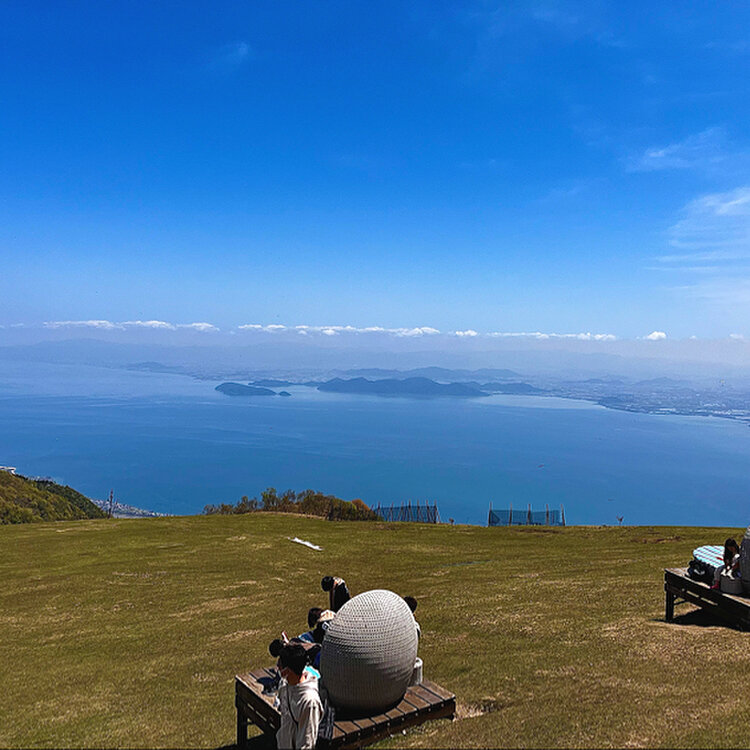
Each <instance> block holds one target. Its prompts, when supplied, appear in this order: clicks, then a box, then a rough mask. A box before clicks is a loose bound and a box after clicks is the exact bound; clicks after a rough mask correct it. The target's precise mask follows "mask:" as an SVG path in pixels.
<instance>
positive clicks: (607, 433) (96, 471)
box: [0, 362, 750, 526]
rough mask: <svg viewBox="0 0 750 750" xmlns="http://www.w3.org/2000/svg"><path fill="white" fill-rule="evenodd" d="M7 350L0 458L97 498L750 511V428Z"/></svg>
mask: <svg viewBox="0 0 750 750" xmlns="http://www.w3.org/2000/svg"><path fill="white" fill-rule="evenodd" d="M215 385H216V383H213V382H207V381H199V380H194V379H191V378H187V377H182V376H177V375H162V374H152V373H137V372H128V371H124V370H114V369H104V368H95V367H72V366H58V365H40V364H33V365H30V364H20V363H9V362H0V465H11V466H16V467H17V468H18V471H19V472H20V473H22V474H26V475H40V476H51V477H53V478H54V479H56V480H57V481H61V482H64V483H66V484H69V485H71V486H72V487H75V488H76V489H78V490H80V491H81V492H84V493H85V494H87V495H89V496H91V497H97V498H103V497H106V496H107V494H108V492H109V490H110V488H113V489H114V490H115V494H116V496H117V498H118V499H119V500H120V501H122V502H125V503H129V504H131V505H136V506H140V507H144V508H149V509H151V510H157V511H162V512H168V513H178V514H182V513H197V512H200V511H201V509H202V508H203V506H204V505H205V504H206V503H219V502H235V501H237V500H238V499H239V498H240V496H242V495H249V496H253V495H259V494H260V491H261V490H262V489H264V488H265V487H268V486H274V487H276V488H277V489H279V490H283V489H287V488H292V489H295V490H301V489H305V488H313V489H319V490H321V491H324V492H326V493H332V494H335V495H338V496H340V497H343V498H346V499H352V498H355V497H360V498H362V499H363V500H364V501H365V502H366V503H368V504H370V505H374V504H377V503H378V502H381V503H383V504H390V503H400V502H405V501H407V500H411V501H413V502H415V501H420V502H424V501H426V500H429V501H430V502H437V504H438V507H439V510H440V514H441V516H442V518H443V519H444V520H447V519H448V518H449V517H453V518H455V520H456V521H457V522H468V523H480V524H483V523H486V520H487V511H488V508H489V505H490V503H492V504H493V505H494V507H496V508H503V507H508V505H509V504H510V503H512V504H513V507H514V508H520V509H524V510H525V508H526V507H527V505H528V504H529V503H531V505H532V507H533V508H534V509H537V510H539V509H544V506H545V504H549V506H550V507H551V508H557V507H559V506H560V504H563V505H564V507H565V514H566V518H567V521H568V523H581V524H592V523H607V524H615V523H617V516H618V515H622V516H623V517H624V522H625V523H626V524H700V525H727V526H745V525H747V523H748V522H750V504H748V497H749V495H750V428H748V427H747V426H745V425H743V424H741V423H738V422H732V421H730V420H723V419H715V418H704V417H674V416H652V415H647V414H630V413H627V412H618V411H612V410H608V409H604V408H601V407H598V406H596V405H593V404H590V403H586V402H580V401H570V400H565V399H555V398H535V397H523V396H493V397H489V398H485V399H471V400H466V399H448V398H444V399H433V400H415V399H405V398H379V397H366V396H350V395H343V394H331V393H326V394H323V393H320V392H318V391H316V390H314V389H312V388H306V387H296V388H289V389H287V390H289V391H290V392H292V394H293V395H292V397H291V398H280V397H259V398H248V399H238V398H229V397H226V396H223V395H221V394H219V393H216V392H215V391H214V390H213V389H214V386H215Z"/></svg>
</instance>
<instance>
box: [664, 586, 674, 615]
mask: <svg viewBox="0 0 750 750" xmlns="http://www.w3.org/2000/svg"><path fill="white" fill-rule="evenodd" d="M665 593H666V595H667V599H666V602H665V607H664V619H665V620H666V621H667V622H672V619H673V618H674V600H675V595H674V594H673V593H672V592H671V591H666V592H665Z"/></svg>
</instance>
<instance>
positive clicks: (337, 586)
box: [320, 576, 352, 612]
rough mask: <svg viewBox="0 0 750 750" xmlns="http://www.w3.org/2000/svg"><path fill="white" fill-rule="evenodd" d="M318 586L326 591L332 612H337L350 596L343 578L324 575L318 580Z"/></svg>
mask: <svg viewBox="0 0 750 750" xmlns="http://www.w3.org/2000/svg"><path fill="white" fill-rule="evenodd" d="M320 587H321V588H322V589H323V591H327V592H328V595H329V599H330V609H332V610H333V611H334V612H338V611H339V610H340V609H341V608H342V607H343V606H344V605H345V604H346V603H347V602H348V601H349V599H351V598H352V595H351V594H350V593H349V589H348V588H347V586H346V581H345V580H344V579H343V578H338V577H337V576H325V577H324V578H323V580H322V581H321V582H320Z"/></svg>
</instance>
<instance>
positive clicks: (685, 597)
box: [664, 568, 750, 630]
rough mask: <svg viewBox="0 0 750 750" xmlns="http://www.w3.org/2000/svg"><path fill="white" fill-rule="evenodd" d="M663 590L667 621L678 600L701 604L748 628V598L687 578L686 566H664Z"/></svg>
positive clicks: (722, 616)
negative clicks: (726, 592)
mask: <svg viewBox="0 0 750 750" xmlns="http://www.w3.org/2000/svg"><path fill="white" fill-rule="evenodd" d="M664 592H665V594H666V604H665V612H664V619H665V620H666V621H667V622H671V620H672V618H673V617H674V607H675V604H677V603H679V601H678V600H681V601H683V602H690V603H691V604H695V605H697V606H698V607H702V608H703V609H705V610H707V611H708V612H711V613H713V614H715V615H716V616H717V617H721V618H722V619H724V620H726V621H727V622H728V623H730V624H731V625H734V626H735V627H737V628H739V629H740V630H750V598H748V597H745V596H737V595H735V594H724V593H722V592H721V591H719V590H718V589H712V588H711V587H710V586H709V585H708V584H706V583H703V582H702V581H696V580H694V579H693V578H690V576H688V574H687V570H686V569H685V568H666V569H665V570H664Z"/></svg>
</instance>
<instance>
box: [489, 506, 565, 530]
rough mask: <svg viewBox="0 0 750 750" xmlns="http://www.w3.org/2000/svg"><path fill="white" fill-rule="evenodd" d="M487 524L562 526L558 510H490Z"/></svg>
mask: <svg viewBox="0 0 750 750" xmlns="http://www.w3.org/2000/svg"><path fill="white" fill-rule="evenodd" d="M487 525H488V526H528V525H532V526H547V525H549V526H562V525H563V523H562V514H561V512H560V511H559V510H550V511H546V510H532V511H531V513H529V511H528V510H494V509H493V510H491V511H490V514H489V518H488V522H487Z"/></svg>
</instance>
